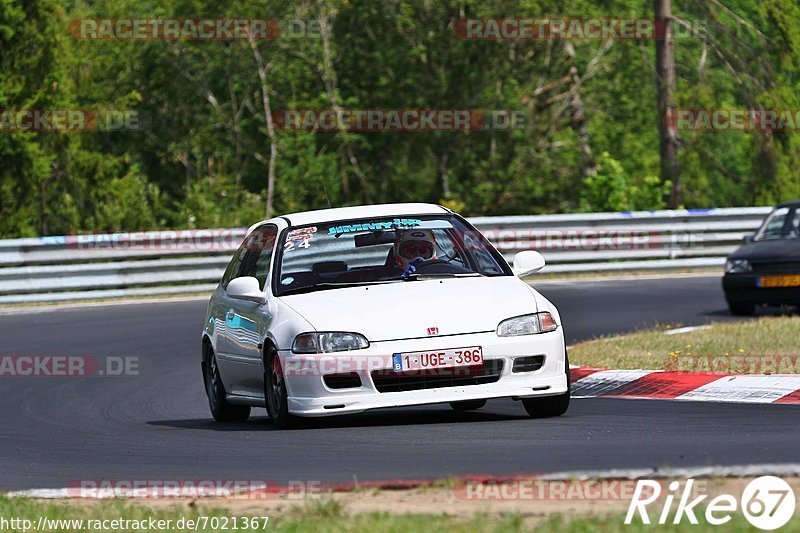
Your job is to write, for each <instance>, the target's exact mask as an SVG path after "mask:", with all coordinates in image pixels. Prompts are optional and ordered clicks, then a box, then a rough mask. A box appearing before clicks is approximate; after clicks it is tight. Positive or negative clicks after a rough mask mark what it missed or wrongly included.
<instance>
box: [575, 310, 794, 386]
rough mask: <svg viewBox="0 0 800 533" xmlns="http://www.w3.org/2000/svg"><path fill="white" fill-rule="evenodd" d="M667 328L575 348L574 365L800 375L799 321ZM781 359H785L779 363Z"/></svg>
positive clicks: (764, 319) (774, 319) (777, 319)
mask: <svg viewBox="0 0 800 533" xmlns="http://www.w3.org/2000/svg"><path fill="white" fill-rule="evenodd" d="M677 327H679V325H666V326H661V327H658V328H655V329H651V330H643V331H638V332H635V333H631V334H628V335H621V336H616V337H606V338H600V339H596V340H592V341H588V342H584V343H581V344H578V345H575V346H573V347H571V348H570V351H569V357H570V363H572V364H574V365H579V366H586V367H594V368H614V369H640V368H641V369H652V370H687V371H698V372H699V371H710V372H714V371H718V372H729V373H734V374H762V373H768V374H777V373H781V374H786V373H789V374H792V373H800V317H797V316H777V317H762V318H759V319H756V320H748V321H742V322H725V323H719V324H714V325H712V326H711V328H709V329H699V330H695V331H690V332H687V333H678V334H675V335H667V334H665V333H664V331H665V330H668V329H673V328H677ZM776 356H782V357H776Z"/></svg>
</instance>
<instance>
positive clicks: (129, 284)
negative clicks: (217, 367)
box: [0, 207, 771, 303]
mask: <svg viewBox="0 0 800 533" xmlns="http://www.w3.org/2000/svg"><path fill="white" fill-rule="evenodd" d="M770 210H771V208H770V207H747V208H725V209H704V210H674V211H640V212H631V213H582V214H566V215H537V216H508V217H481V218H473V219H471V220H470V222H472V223H473V224H474V225H475V226H476V227H477V228H478V229H479V230H480V231H481V232H482V233H484V235H486V236H487V238H488V239H489V240H490V241H491V242H492V243H494V245H495V246H496V247H497V248H498V249H499V250H500V251H501V253H503V255H504V256H505V257H506V258H507V259H511V257H512V256H513V255H514V254H515V253H516V252H519V251H522V250H531V249H533V250H538V251H540V252H542V254H543V255H544V257H545V259H546V260H547V266H546V267H545V269H544V270H543V272H545V273H558V272H604V271H626V270H659V269H681V268H697V267H720V268H721V267H722V265H723V263H724V261H725V256H726V255H727V254H728V253H730V252H731V251H733V250H734V249H735V248H736V247H737V246H738V245H739V243H741V241H742V238H743V237H744V236H745V235H748V234H752V233H753V232H754V231H755V230H756V229H757V228H758V227H759V225H760V224H761V222H762V220H763V219H764V217H765V216H766V215H767V214H768V213H769V212H770ZM245 232H246V229H245V228H233V229H221V230H186V231H155V232H140V233H117V234H99V235H76V236H60V237H41V238H31V239H9V240H0V303H16V302H37V301H38V302H41V301H65V300H84V299H93V298H108V297H128V296H131V297H135V296H144V295H168V294H180V293H189V292H210V291H211V290H213V288H214V287H215V286H216V283H217V281H218V280H219V278H220V276H221V275H222V272H223V270H224V269H225V266H226V265H227V263H228V260H229V258H230V256H231V255H232V254H233V252H234V251H235V250H236V248H238V246H239V244H240V243H241V241H242V239H243V238H244V235H245Z"/></svg>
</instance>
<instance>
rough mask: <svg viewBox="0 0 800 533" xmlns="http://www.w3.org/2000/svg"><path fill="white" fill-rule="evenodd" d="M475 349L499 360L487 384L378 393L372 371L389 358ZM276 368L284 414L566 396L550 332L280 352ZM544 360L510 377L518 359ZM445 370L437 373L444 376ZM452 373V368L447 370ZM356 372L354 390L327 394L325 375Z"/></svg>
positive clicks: (557, 338)
mask: <svg viewBox="0 0 800 533" xmlns="http://www.w3.org/2000/svg"><path fill="white" fill-rule="evenodd" d="M473 346H480V347H481V348H482V349H483V358H484V361H490V360H499V361H502V363H503V364H502V370H501V371H500V375H499V379H497V380H496V381H494V382H492V383H482V382H481V383H479V384H469V385H455V386H442V387H438V386H437V387H435V388H422V389H419V390H407V391H402V392H378V389H377V388H376V387H375V383H374V381H373V377H372V374H373V372H380V371H391V370H392V368H393V365H392V363H393V361H392V354H394V353H404V352H418V351H424V350H443V349H450V348H462V347H463V348H466V347H473ZM279 355H280V358H281V366H282V368H283V372H284V375H285V380H286V387H287V391H288V395H289V399H288V404H289V412H290V413H292V414H293V415H298V416H330V415H337V414H344V413H359V412H363V411H366V410H368V409H379V408H385V407H401V406H409V405H422V404H432V403H443V402H457V401H462V400H477V399H488V398H503V397H515V398H528V397H533V396H553V395H558V394H563V393H564V392H566V391H567V388H568V387H567V376H566V371H565V368H566V367H565V361H564V356H565V350H564V336H563V333H562V330H561V328H560V327H559V329H557V330H556V331H552V332H550V333H542V334H538V335H525V336H519V337H498V336H497V335H496V334H495V333H494V332H491V333H476V334H468V335H454V336H446V337H431V338H421V339H409V340H401V341H387V342H375V343H372V344H371V345H370V347H369V348H367V349H365V350H357V351H352V352H342V353H338V354H315V355H299V354H294V353H292V352H291V351H281V352H280V354H279ZM539 355H541V356H544V363H543V365H542V366H541V368H539V369H538V370H534V371H529V372H513V366H514V360H515V359H517V358H519V357H530V356H539ZM444 370H445V369H442V371H444ZM451 370H452V369H451ZM353 373H357V374H358V377H359V378H360V381H361V386H360V387H353V388H345V389H332V388H330V387H328V386H327V385H326V383H325V380H324V377H325V376H326V375H329V374H353Z"/></svg>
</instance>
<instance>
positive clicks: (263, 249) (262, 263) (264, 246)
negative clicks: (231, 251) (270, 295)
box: [239, 225, 278, 290]
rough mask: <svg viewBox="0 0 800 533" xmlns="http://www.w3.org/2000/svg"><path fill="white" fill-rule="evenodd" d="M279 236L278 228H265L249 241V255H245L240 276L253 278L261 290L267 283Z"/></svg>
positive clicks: (252, 235) (254, 233)
mask: <svg viewBox="0 0 800 533" xmlns="http://www.w3.org/2000/svg"><path fill="white" fill-rule="evenodd" d="M277 236H278V228H277V227H276V226H272V225H269V226H263V227H261V228H258V229H256V230H255V231H253V233H252V234H251V238H250V239H248V243H246V244H247V246H246V247H247V253H245V255H244V259H243V261H242V266H241V269H240V270H239V276H252V277H254V278H256V279H257V280H258V283H259V285H260V286H261V289H262V290H263V289H264V285H265V284H266V282H267V276H268V275H269V265H270V262H271V261H272V253H273V252H274V250H275V239H276V238H277Z"/></svg>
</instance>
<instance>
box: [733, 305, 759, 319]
mask: <svg viewBox="0 0 800 533" xmlns="http://www.w3.org/2000/svg"><path fill="white" fill-rule="evenodd" d="M728 308H729V309H730V310H731V314H732V315H736V316H752V315H753V313H755V311H756V305H755V304H751V303H747V302H728Z"/></svg>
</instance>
